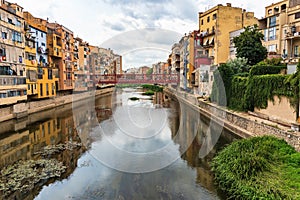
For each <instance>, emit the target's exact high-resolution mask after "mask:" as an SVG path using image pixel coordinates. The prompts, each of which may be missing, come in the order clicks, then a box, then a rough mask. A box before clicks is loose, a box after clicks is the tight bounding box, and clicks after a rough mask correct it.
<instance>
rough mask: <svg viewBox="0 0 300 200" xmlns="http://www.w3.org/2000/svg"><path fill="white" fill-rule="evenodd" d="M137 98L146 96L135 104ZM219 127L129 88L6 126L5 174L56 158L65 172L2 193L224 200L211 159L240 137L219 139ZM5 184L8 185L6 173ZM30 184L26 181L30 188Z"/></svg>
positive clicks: (1, 143) (1, 154)
mask: <svg viewBox="0 0 300 200" xmlns="http://www.w3.org/2000/svg"><path fill="white" fill-rule="evenodd" d="M132 96H135V97H141V98H140V100H138V101H131V100H129V97H132ZM220 130H221V129H219V128H218V126H217V125H216V124H213V123H211V122H210V120H209V119H206V118H203V116H200V114H199V113H198V112H196V111H194V110H193V109H192V108H190V107H189V106H187V105H184V104H182V103H178V102H176V101H170V100H166V99H164V98H163V94H158V95H156V96H155V97H153V99H147V98H145V97H144V96H142V95H141V94H140V93H139V92H138V91H137V90H129V89H125V91H124V90H123V91H122V90H116V91H115V92H113V93H112V95H107V96H104V97H100V98H96V99H95V100H86V102H77V103H73V105H72V106H65V107H60V108H57V109H55V110H50V111H47V112H44V113H42V115H41V114H39V115H31V116H29V117H28V118H26V119H24V120H22V121H9V122H5V123H2V124H1V130H0V139H1V140H0V160H1V163H0V167H1V168H2V169H7V168H9V167H10V166H12V165H13V164H14V163H15V162H17V161H18V160H35V161H36V160H39V159H55V160H57V161H59V162H61V163H62V164H63V165H64V166H66V170H65V172H64V173H62V174H61V175H60V177H49V178H47V179H46V178H44V179H41V180H40V181H39V182H37V183H35V184H34V185H33V186H34V187H32V188H30V189H28V190H27V191H26V190H25V189H24V191H23V190H21V191H20V190H14V191H5V190H2V193H1V195H2V196H1V197H2V198H3V199H42V200H44V199H130V200H132V199H222V197H220V195H218V192H217V190H216V188H215V186H214V182H213V176H212V173H211V171H210V167H209V161H210V160H211V159H212V157H213V156H214V155H215V153H216V152H217V151H218V150H219V149H220V148H222V147H223V146H224V145H225V144H228V143H229V142H231V141H232V140H234V139H235V138H234V136H233V135H232V134H231V133H228V132H227V131H224V130H222V132H220V134H219V133H218V132H219V131H220ZM219 135H220V137H219ZM214 143H216V145H211V144H214ZM61 144H63V145H64V146H63V147H62V146H59V145H61ZM210 146H211V147H213V148H210ZM49 147H51V148H49ZM56 147H60V149H58V150H57V149H55V148H56ZM53 149H54V150H53ZM203 149H204V150H203ZM207 149H208V150H207ZM56 150H57V151H56ZM199 152H200V154H199ZM0 180H1V181H2V182H0V184H7V182H8V181H9V180H5V177H4V176H1V179H0ZM29 180H30V179H28V180H23V182H22V184H25V183H26V184H29V185H30V183H28V182H29ZM26 181H27V182H26ZM0 189H1V187H0ZM2 189H3V188H2Z"/></svg>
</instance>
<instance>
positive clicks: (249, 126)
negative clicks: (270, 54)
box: [164, 88, 300, 151]
mask: <svg viewBox="0 0 300 200" xmlns="http://www.w3.org/2000/svg"><path fill="white" fill-rule="evenodd" d="M164 91H165V92H166V94H167V95H168V96H170V97H172V98H173V99H177V100H179V101H180V102H184V103H186V104H189V105H190V106H192V107H193V108H194V109H196V110H198V111H199V112H200V113H201V114H203V115H205V116H206V117H208V118H211V119H212V120H214V121H216V122H217V123H219V124H220V125H223V126H224V128H226V129H228V130H229V131H231V132H233V133H235V134H237V135H239V136H241V137H243V138H247V137H251V136H262V135H274V136H276V137H278V138H281V139H284V140H285V141H287V142H288V143H289V144H290V145H292V146H294V147H295V148H296V149H297V151H300V133H299V132H292V131H286V130H281V129H279V128H277V127H273V126H270V125H268V124H263V123H259V122H257V121H255V120H253V119H248V118H247V117H244V116H242V115H240V114H239V113H234V112H231V111H228V110H227V109H225V108H222V107H219V106H217V105H215V104H211V103H209V102H205V101H202V100H197V98H196V97H195V96H194V95H190V94H187V93H183V92H177V91H176V90H174V89H172V88H167V89H165V90H164Z"/></svg>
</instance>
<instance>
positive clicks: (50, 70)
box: [48, 69, 53, 80]
mask: <svg viewBox="0 0 300 200" xmlns="http://www.w3.org/2000/svg"><path fill="white" fill-rule="evenodd" d="M52 78H53V76H52V69H48V79H50V80H51V79H52Z"/></svg>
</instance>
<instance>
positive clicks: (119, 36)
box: [8, 0, 279, 68]
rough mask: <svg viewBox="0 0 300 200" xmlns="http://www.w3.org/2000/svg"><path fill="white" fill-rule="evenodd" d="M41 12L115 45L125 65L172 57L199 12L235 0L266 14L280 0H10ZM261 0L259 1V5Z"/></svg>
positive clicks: (81, 33)
mask: <svg viewBox="0 0 300 200" xmlns="http://www.w3.org/2000/svg"><path fill="white" fill-rule="evenodd" d="M8 1H9V2H12V3H13V2H14V3H18V4H19V5H21V6H22V7H23V8H24V10H26V11H29V12H30V13H31V14H33V15H34V16H35V17H40V18H44V19H47V18H48V19H49V21H50V22H55V21H56V22H58V23H60V24H62V25H64V26H66V27H68V28H69V29H71V30H72V31H73V32H74V35H75V36H78V37H80V38H82V39H84V40H86V41H88V42H89V43H90V44H92V45H96V46H102V47H106V48H108V47H110V48H112V49H113V50H114V52H116V53H119V54H121V55H122V56H123V66H124V68H128V67H132V66H135V67H138V66H142V65H150V64H152V63H155V62H158V61H166V59H167V56H168V54H169V53H170V50H171V47H172V44H174V43H175V42H178V41H179V40H180V38H181V37H182V35H184V33H188V32H189V31H192V30H196V29H197V26H198V12H204V11H205V10H207V9H208V8H211V7H213V6H215V5H217V4H223V5H224V4H225V3H227V2H229V3H231V4H232V6H235V7H242V8H244V9H246V10H247V11H253V12H255V16H256V17H258V18H261V17H263V16H264V7H265V6H267V5H270V4H272V3H274V2H278V1H279V0H277V1H275V0H264V1H258V0H252V1H241V0H231V1H230V0H218V1H216V0H210V1H205V0H143V1H142V0H140V1H137V0H8ZM257 5H259V6H257Z"/></svg>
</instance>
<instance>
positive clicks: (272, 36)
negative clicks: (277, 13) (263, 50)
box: [269, 27, 276, 40]
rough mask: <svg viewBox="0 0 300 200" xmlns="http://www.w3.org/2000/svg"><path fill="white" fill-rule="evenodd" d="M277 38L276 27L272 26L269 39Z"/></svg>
mask: <svg viewBox="0 0 300 200" xmlns="http://www.w3.org/2000/svg"><path fill="white" fill-rule="evenodd" d="M275 39H276V28H275V27H273V28H270V29H269V40H275Z"/></svg>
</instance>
